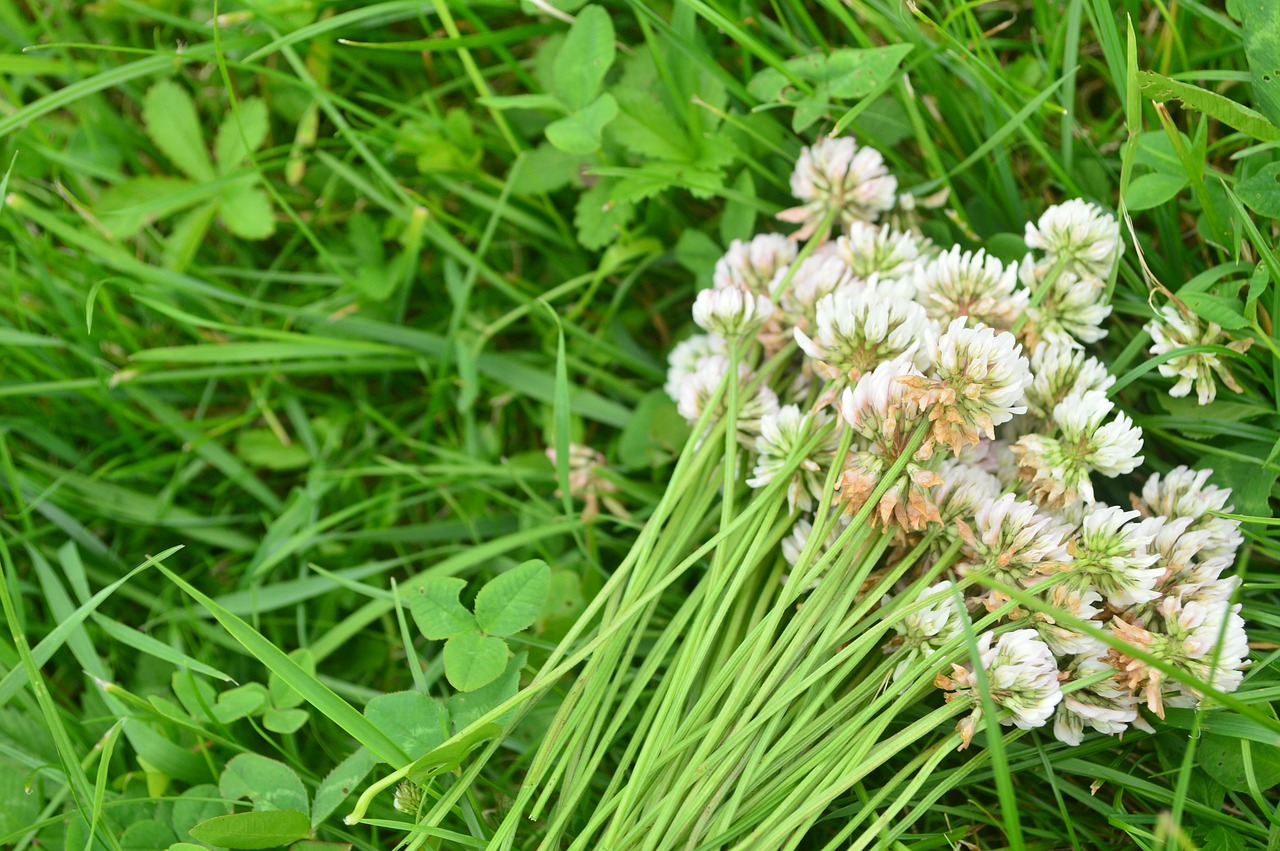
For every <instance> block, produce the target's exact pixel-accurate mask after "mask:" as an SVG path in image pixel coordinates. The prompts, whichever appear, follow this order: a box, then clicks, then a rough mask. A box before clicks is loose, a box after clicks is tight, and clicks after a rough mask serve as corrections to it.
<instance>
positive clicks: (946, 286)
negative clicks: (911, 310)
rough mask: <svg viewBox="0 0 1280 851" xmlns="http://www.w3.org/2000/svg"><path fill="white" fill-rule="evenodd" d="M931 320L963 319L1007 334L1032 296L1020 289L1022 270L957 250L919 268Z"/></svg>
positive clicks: (920, 285) (922, 300)
mask: <svg viewBox="0 0 1280 851" xmlns="http://www.w3.org/2000/svg"><path fill="white" fill-rule="evenodd" d="M913 281H914V283H915V287H916V291H917V293H919V296H918V298H919V300H920V303H921V304H922V305H923V306H924V309H925V312H926V313H927V314H928V315H929V318H930V319H932V320H934V321H935V322H948V321H950V320H951V319H953V318H955V317H959V316H970V317H973V318H974V319H975V320H977V321H979V322H982V323H985V324H987V325H990V326H992V327H994V328H996V329H998V330H1001V331H1006V330H1008V329H1010V328H1012V327H1013V325H1014V323H1015V322H1016V321H1017V319H1018V318H1019V317H1020V316H1022V314H1023V313H1025V312H1026V309H1027V301H1028V299H1029V298H1030V297H1031V294H1030V293H1029V292H1028V291H1027V290H1025V289H1020V288H1019V287H1018V269H1017V267H1016V266H1014V265H1009V266H1006V265H1005V264H1004V263H1002V262H1001V261H1000V259H999V258H998V257H992V256H991V255H989V254H987V253H986V252H985V251H983V250H982V249H979V250H977V251H964V252H961V249H960V246H958V245H957V246H955V247H953V248H952V249H951V250H950V251H945V252H943V253H942V254H940V255H938V256H937V257H935V258H933V259H932V260H930V261H929V262H928V263H927V264H925V265H922V266H918V267H917V268H916V270H915V275H914V277H913Z"/></svg>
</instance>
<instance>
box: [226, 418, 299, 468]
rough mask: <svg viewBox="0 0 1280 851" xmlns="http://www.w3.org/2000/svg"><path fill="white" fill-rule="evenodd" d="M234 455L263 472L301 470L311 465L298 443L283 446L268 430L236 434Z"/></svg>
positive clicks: (248, 429)
mask: <svg viewBox="0 0 1280 851" xmlns="http://www.w3.org/2000/svg"><path fill="white" fill-rule="evenodd" d="M236 455H239V456H240V460H242V461H244V462H245V463H246V464H248V465H249V466H250V467H258V468H260V469H264V470H301V469H304V468H306V467H309V466H310V465H311V454H310V453H309V452H307V448H306V447H305V446H303V445H302V444H300V443H291V444H289V445H288V446H285V445H284V444H283V443H281V442H280V438H279V437H277V436H276V433H275V432H274V431H272V430H271V429H269V428H246V429H240V430H239V431H237V432H236Z"/></svg>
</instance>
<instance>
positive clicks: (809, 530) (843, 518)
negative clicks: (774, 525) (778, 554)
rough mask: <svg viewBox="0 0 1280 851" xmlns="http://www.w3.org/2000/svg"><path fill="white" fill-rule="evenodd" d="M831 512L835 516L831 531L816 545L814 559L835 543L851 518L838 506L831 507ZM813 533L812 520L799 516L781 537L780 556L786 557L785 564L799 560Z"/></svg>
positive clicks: (792, 564) (793, 564) (792, 563)
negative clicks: (789, 531) (789, 529)
mask: <svg viewBox="0 0 1280 851" xmlns="http://www.w3.org/2000/svg"><path fill="white" fill-rule="evenodd" d="M833 513H834V514H835V516H836V522H835V523H834V524H833V525H832V527H831V531H830V532H828V533H827V539H826V540H825V541H823V542H822V544H821V545H819V546H818V548H817V552H816V553H814V559H815V561H816V560H817V559H819V558H821V557H822V556H823V555H824V554H825V553H826V552H827V550H830V549H831V548H832V547H834V546H835V545H836V541H838V540H839V539H840V535H841V533H842V532H844V530H845V529H846V528H848V526H849V522H850V521H851V520H852V519H853V518H851V517H850V516H849V515H848V514H845V513H844V512H842V511H840V509H839V508H838V507H833ZM812 534H813V522H812V521H811V520H809V518H807V517H801V518H800V519H799V520H797V521H796V522H795V525H794V526H792V527H791V533H790V534H789V535H787V537H785V538H783V539H782V557H783V558H784V559H786V562H787V564H789V565H791V566H792V567H794V566H795V564H796V562H798V561H799V560H800V554H801V553H803V552H804V548H805V547H806V546H807V545H808V543H809V537H810V536H811V535H812Z"/></svg>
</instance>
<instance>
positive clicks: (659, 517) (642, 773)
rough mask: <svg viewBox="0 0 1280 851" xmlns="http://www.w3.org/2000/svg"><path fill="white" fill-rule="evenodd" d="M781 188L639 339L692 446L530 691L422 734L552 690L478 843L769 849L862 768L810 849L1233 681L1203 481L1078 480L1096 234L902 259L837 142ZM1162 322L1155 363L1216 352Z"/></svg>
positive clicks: (1109, 434)
mask: <svg viewBox="0 0 1280 851" xmlns="http://www.w3.org/2000/svg"><path fill="white" fill-rule="evenodd" d="M791 185H792V189H793V192H794V194H795V195H796V197H797V198H798V200H799V201H800V202H801V205H800V206H797V207H795V208H793V209H790V210H787V211H785V212H783V213H782V214H781V215H780V216H779V218H781V219H783V220H784V221H788V222H792V223H796V224H799V225H800V226H801V227H800V229H799V231H798V232H797V233H796V234H793V235H792V237H791V238H788V237H785V236H781V235H776V234H764V235H760V236H757V237H756V238H754V239H753V240H751V241H750V242H747V243H742V242H735V243H733V245H732V246H731V247H730V249H729V251H728V253H727V254H726V255H725V257H724V258H723V259H722V260H720V262H719V263H718V264H717V266H716V269H715V275H714V286H713V287H712V288H709V289H707V290H704V291H703V292H701V293H699V294H698V296H697V300H696V301H695V304H694V307H693V318H694V321H695V322H696V324H697V325H698V326H700V328H701V329H702V330H703V331H704V332H705V333H703V334H699V335H696V336H693V337H691V338H689V339H687V340H685V341H684V342H682V343H680V344H679V345H677V346H676V347H675V349H674V351H672V352H671V355H670V365H671V366H670V370H669V373H668V378H667V383H666V390H667V393H668V394H669V395H670V396H671V397H672V399H674V400H675V402H676V404H677V406H678V409H679V411H680V413H681V414H682V415H683V416H684V417H685V418H686V419H687V420H688V421H689V423H690V424H691V426H692V429H693V433H692V437H691V438H690V441H689V443H688V445H687V446H686V448H685V451H684V452H683V453H682V455H681V457H680V459H679V461H678V462H677V464H676V467H675V470H674V471H673V473H672V479H671V482H670V484H669V486H668V488H667V491H666V493H665V494H664V496H663V497H662V499H661V500H660V502H659V503H658V505H657V507H656V508H655V509H654V511H653V513H652V514H651V515H650V516H649V517H648V518H646V522H645V525H644V527H643V529H642V531H641V533H640V536H639V539H638V540H637V542H636V544H635V546H634V547H633V549H632V551H631V553H630V554H629V555H628V556H627V558H626V559H625V560H624V561H623V562H622V563H621V564H620V565H617V566H616V568H615V569H614V570H613V572H612V574H611V577H610V579H609V581H608V583H607V584H606V586H605V588H604V589H603V591H602V592H601V594H600V595H599V596H598V597H597V599H596V600H595V601H593V603H592V604H591V606H590V607H589V609H588V612H587V614H586V615H584V617H583V618H582V619H581V620H580V621H579V622H578V624H577V625H576V626H575V627H574V630H573V631H571V633H570V634H569V635H568V636H567V637H566V638H565V640H564V641H562V642H561V644H560V646H558V647H557V648H556V649H555V651H553V652H552V654H551V658H550V660H549V661H548V662H547V663H546V665H545V666H544V668H543V669H542V671H541V672H540V673H539V674H538V676H537V677H535V678H534V680H533V681H532V683H530V684H529V685H528V686H527V687H526V688H525V689H524V690H523V691H522V692H521V693H520V694H519V695H517V697H516V698H513V699H512V700H511V701H508V702H507V703H505V704H503V706H501V707H499V708H498V709H496V710H494V711H493V712H491V713H489V714H488V715H486V716H485V717H484V718H481V719H480V720H479V721H477V722H476V724H474V725H472V728H469V730H468V731H463V732H462V733H460V734H459V736H458V737H455V738H459V739H464V740H465V739H466V738H467V736H468V735H469V734H470V732H471V731H473V730H479V729H481V728H482V727H483V725H485V724H487V723H488V722H491V721H494V720H499V719H502V720H505V721H507V722H508V723H515V721H518V719H519V717H521V715H523V713H524V712H527V711H528V709H529V708H530V707H531V706H532V705H533V698H536V697H537V696H539V695H542V694H545V693H546V691H547V690H549V689H550V688H551V687H552V686H553V685H554V683H555V682H556V681H557V680H558V679H559V678H560V677H562V676H564V675H565V674H567V673H569V672H570V671H573V672H575V679H574V682H573V683H572V685H571V686H570V687H569V688H568V689H567V691H566V692H565V693H564V698H563V701H562V702H561V704H560V707H559V710H558V712H557V715H556V717H555V719H554V720H553V721H552V722H551V724H550V726H549V728H548V732H547V734H546V735H545V736H544V737H543V739H542V741H541V743H540V745H539V747H538V749H537V753H536V754H535V755H534V756H533V758H532V761H531V762H530V763H529V766H528V769H527V772H526V776H525V780H524V783H523V785H522V787H521V792H520V794H519V796H518V798H517V799H516V800H515V801H514V802H513V803H512V806H511V808H510V810H509V811H508V812H507V813H506V816H505V818H504V819H503V822H502V824H501V826H500V827H499V829H498V830H497V832H496V834H495V836H494V838H493V840H492V842H491V843H490V845H489V847H490V848H495V849H497V848H511V847H521V848H526V847H527V848H534V847H537V848H545V849H551V848H563V847H568V848H571V849H593V848H617V849H622V848H625V849H639V851H645V850H646V849H651V851H657V849H667V848H673V849H674V848H699V849H711V848H736V849H742V851H746V850H747V849H763V848H767V849H770V851H773V849H784V848H795V847H797V846H798V845H799V844H800V843H801V842H803V841H804V840H805V837H806V836H808V835H809V831H810V829H811V828H812V827H813V825H815V824H816V823H817V822H818V821H819V819H821V818H822V817H823V813H824V811H826V809H827V807H828V806H829V805H830V804H831V803H832V802H833V801H835V800H836V799H837V798H838V797H839V796H841V795H844V794H845V793H846V792H848V791H849V790H851V789H853V788H855V786H857V785H858V784H859V783H861V781H863V780H864V779H865V778H867V777H868V776H869V775H870V774H871V773H872V772H875V771H879V770H882V769H886V768H887V767H890V766H892V767H893V768H894V769H895V772H894V773H893V774H892V776H891V777H889V778H888V779H884V778H883V776H881V777H880V778H878V779H877V784H876V786H875V789H876V792H875V794H874V795H872V794H868V793H865V790H864V794H863V795H862V797H861V798H860V803H861V807H860V808H859V807H854V808H852V810H846V812H852V813H853V814H852V815H850V816H849V817H848V818H847V819H846V820H845V821H844V823H843V824H842V826H841V827H840V829H839V831H838V833H837V835H836V836H835V837H834V838H833V839H831V840H830V842H829V844H827V845H826V846H825V847H827V848H832V849H834V848H837V847H839V848H853V849H860V848H863V847H866V846H867V845H868V844H870V843H873V842H880V843H888V842H890V841H891V840H892V838H893V837H894V836H896V835H898V834H899V833H900V832H902V831H905V830H907V829H908V828H909V827H910V826H911V824H912V823H913V822H914V820H915V817H916V816H918V815H919V814H921V813H923V812H925V811H927V808H928V806H929V805H930V803H931V801H932V800H933V799H934V798H936V796H937V795H939V794H941V792H940V791H936V790H934V791H927V792H922V791H921V790H922V789H924V784H925V783H926V781H927V779H928V777H929V776H930V773H931V772H933V771H934V770H935V769H937V768H938V767H939V766H940V765H941V764H942V762H943V761H944V759H945V758H946V757H947V756H948V755H949V754H951V753H953V752H954V750H955V749H956V748H960V749H963V748H965V747H967V746H968V745H969V744H970V743H971V741H972V740H973V738H974V737H975V735H977V734H978V733H980V732H982V731H985V732H986V734H987V735H988V736H991V735H992V734H994V733H996V732H997V731H998V730H999V729H1000V725H1005V726H1012V727H1016V728H1018V730H1017V731H1013V732H1012V735H1017V734H1019V733H1020V731H1022V730H1028V729H1032V728H1037V727H1043V726H1048V725H1050V724H1052V731H1053V734H1054V735H1055V736H1056V737H1057V738H1058V739H1059V740H1061V741H1062V742H1065V743H1068V744H1071V745H1075V744H1079V743H1080V742H1081V740H1082V739H1083V737H1084V736H1085V735H1086V733H1087V732H1088V731H1091V730H1092V731H1096V732H1098V733H1102V734H1111V735H1114V734H1119V733H1121V732H1123V731H1124V730H1126V729H1127V728H1128V727H1130V726H1134V727H1138V728H1142V729H1149V723H1150V721H1149V719H1148V718H1147V717H1144V715H1143V711H1144V708H1145V710H1147V711H1149V713H1151V714H1154V715H1155V716H1162V715H1163V712H1164V707H1166V706H1193V705H1196V704H1197V703H1198V702H1200V701H1201V700H1203V699H1204V698H1205V697H1206V696H1207V695H1209V694H1211V693H1213V692H1229V691H1232V690H1234V689H1235V688H1236V687H1237V686H1238V685H1239V683H1240V682H1241V679H1242V676H1243V675H1242V673H1241V668H1242V667H1243V666H1244V665H1245V664H1246V661H1247V657H1248V646H1247V643H1246V639H1245V634H1244V628H1243V622H1242V620H1241V618H1240V616H1239V614H1238V612H1239V608H1240V607H1239V606H1238V605H1235V604H1233V603H1232V602H1231V598H1232V596H1233V594H1234V592H1235V591H1236V589H1237V586H1238V584H1239V583H1238V580H1237V579H1236V578H1235V577H1233V576H1230V575H1227V571H1228V569H1229V568H1230V567H1231V565H1232V563H1233V561H1234V557H1235V553H1236V550H1237V549H1238V548H1239V546H1240V545H1241V543H1242V541H1243V536H1242V535H1241V533H1240V531H1239V528H1238V523H1237V522H1236V521H1234V520H1232V519H1230V518H1229V517H1226V516H1223V515H1224V514H1226V513H1228V512H1230V511H1231V506H1229V505H1228V504H1227V503H1228V501H1229V498H1230V492H1229V491H1227V490H1226V489H1223V488H1218V487H1215V486H1213V485H1210V484H1209V483H1208V476H1209V471H1194V470H1189V469H1187V468H1184V467H1180V468H1177V469H1174V470H1172V471H1170V472H1168V473H1166V474H1164V475H1152V476H1151V477H1150V478H1148V479H1147V480H1146V483H1145V485H1144V486H1143V487H1142V488H1141V495H1140V496H1134V497H1133V505H1132V508H1129V509H1126V508H1123V507H1119V506H1115V505H1107V504H1104V503H1103V502H1101V501H1100V500H1099V495H1098V492H1097V491H1096V490H1095V487H1096V486H1097V485H1098V484H1099V482H1100V480H1102V479H1108V478H1115V477H1117V476H1121V475H1126V476H1127V475H1129V474H1132V473H1133V472H1134V471H1135V470H1137V468H1138V467H1139V465H1140V464H1141V463H1142V460H1143V459H1142V457H1141V455H1140V454H1139V453H1140V452H1141V450H1142V445H1143V441H1142V433H1141V430H1140V429H1139V428H1137V427H1136V426H1135V425H1134V424H1133V422H1132V420H1131V419H1130V418H1129V417H1128V416H1127V415H1126V414H1125V413H1123V412H1122V411H1118V410H1116V406H1115V404H1114V402H1113V401H1111V399H1109V398H1108V392H1107V391H1108V389H1109V388H1110V387H1111V385H1112V384H1113V383H1114V378H1112V377H1111V376H1110V375H1109V374H1108V371H1107V369H1106V367H1105V365H1103V364H1102V363H1100V362H1099V361H1098V360H1096V359H1095V358H1093V357H1091V356H1089V355H1088V354H1087V352H1086V351H1085V348H1084V347H1085V345H1087V344H1090V343H1094V342H1096V341H1098V340H1099V339H1101V338H1102V337H1104V336H1105V334H1106V330H1105V328H1104V323H1105V321H1106V320H1107V318H1108V316H1109V315H1110V313H1111V307H1110V305H1109V303H1108V299H1109V293H1110V290H1111V287H1112V282H1113V280H1114V276H1115V270H1116V264H1117V261H1118V259H1119V257H1120V255H1121V253H1122V251H1123V248H1124V246H1123V243H1122V242H1121V240H1120V236H1119V228H1118V226H1117V223H1116V220H1115V219H1114V218H1113V217H1112V216H1110V215H1108V214H1107V213H1105V212H1104V211H1102V210H1101V209H1099V208H1097V207H1095V206H1093V205H1090V204H1088V203H1085V202H1083V201H1078V200H1074V201H1068V202H1066V203H1063V204H1061V205H1059V206H1056V207H1052V208H1050V209H1049V210H1047V211H1046V212H1045V213H1044V214H1043V215H1042V216H1041V217H1040V219H1039V220H1038V221H1037V222H1036V223H1034V224H1028V225H1027V228H1026V235H1025V242H1026V245H1027V247H1028V248H1029V249H1031V252H1030V253H1028V254H1027V255H1026V257H1025V258H1023V259H1022V260H1021V262H1018V263H1012V264H1010V263H1005V262H1003V261H1002V260H1000V259H999V258H997V257H994V256H991V255H989V254H987V253H986V252H985V251H983V250H976V251H966V250H963V249H962V248H961V247H959V246H956V247H952V248H949V249H945V250H944V249H943V248H941V247H939V246H935V245H932V244H931V243H930V242H929V241H928V240H926V239H924V238H923V237H922V236H921V234H920V233H919V231H918V229H917V228H916V226H915V225H916V224H917V223H918V216H919V215H920V214H921V212H922V211H920V210H918V209H916V207H915V205H914V204H913V203H912V202H911V199H910V197H899V195H898V187H897V181H896V180H895V178H894V177H893V176H892V175H890V174H889V173H888V171H887V169H886V168H885V164H884V160H883V158H882V157H881V155H880V154H879V153H878V152H877V151H875V150H873V149H871V148H867V147H860V146H858V145H857V144H856V143H855V141H854V140H853V139H852V138H849V137H843V138H826V139H822V140H820V141H819V142H818V143H817V144H815V145H813V146H812V147H810V148H807V149H805V150H804V151H803V152H802V154H801V156H800V159H799V162H798V163H797V166H796V169H795V173H794V174H793V176H792V179H791ZM833 228H838V229H839V235H838V237H837V238H836V239H834V240H833V239H831V232H832V229H833ZM801 240H804V241H805V242H804V244H803V246H801V245H800V244H799V243H800V241H801ZM1162 316H1163V320H1162V321H1159V322H1157V323H1154V324H1153V326H1152V336H1153V339H1154V340H1155V344H1156V347H1155V349H1154V351H1156V352H1157V353H1165V352H1169V351H1172V350H1174V349H1176V348H1179V347H1182V346H1186V345H1194V344H1196V343H1198V342H1201V341H1202V340H1203V339H1204V338H1205V337H1207V336H1211V335H1216V336H1214V338H1213V339H1214V341H1215V342H1218V341H1220V340H1221V333H1222V332H1221V329H1218V328H1216V327H1213V326H1210V327H1209V328H1202V327H1200V326H1199V325H1198V324H1197V323H1196V320H1194V319H1192V318H1188V317H1181V316H1180V315H1178V314H1177V313H1176V311H1173V309H1172V308H1169V309H1167V311H1166V312H1165V313H1164V314H1162ZM1188 340H1191V341H1192V342H1190V343H1188V342H1187V341H1188ZM1214 358H1216V356H1215V355H1212V354H1209V355H1205V354H1194V353H1193V354H1183V355H1178V356H1175V357H1174V358H1172V359H1169V360H1167V361H1166V362H1165V363H1163V364H1162V365H1161V368H1162V370H1165V371H1166V372H1167V373H1170V374H1176V376H1177V377H1179V378H1180V379H1181V380H1180V382H1179V383H1178V384H1177V385H1176V387H1175V388H1174V392H1175V393H1181V394H1185V393H1187V392H1189V391H1190V389H1191V388H1192V387H1193V386H1194V387H1195V388H1196V390H1197V393H1198V395H1199V397H1200V399H1201V400H1202V401H1204V400H1206V398H1211V397H1212V395H1213V391H1214V376H1215V375H1218V376H1219V377H1221V378H1222V380H1223V381H1224V382H1225V383H1227V384H1228V386H1231V385H1232V383H1233V382H1232V380H1231V378H1230V374H1229V373H1227V372H1226V371H1225V368H1224V367H1223V365H1222V364H1221V363H1219V362H1218V361H1217V360H1216V359H1214ZM1166 368H1167V369H1166ZM584 451H585V450H580V453H579V454H582V452H584ZM584 457H586V456H585V455H584ZM592 457H595V456H594V455H593V456H592ZM597 460H598V459H597ZM1117 484H1118V483H1117ZM571 488H572V482H571ZM1115 489H1116V488H1115V487H1113V488H1112V490H1115ZM702 565H706V569H705V571H699V570H697V568H698V567H700V566H702ZM672 592H678V593H674V594H673V593H672ZM939 688H940V689H943V690H944V691H945V696H946V700H945V701H940V700H937V699H936V698H933V697H931V696H932V695H936V689H939ZM512 711H514V713H515V714H514V715H512V714H509V713H511V712H512ZM504 713H507V714H504ZM953 723H954V724H956V729H955V732H950V733H947V732H942V731H944V730H945V729H946V727H947V726H948V725H950V724H953ZM496 747H497V744H496V742H495V743H493V744H491V745H490V746H489V747H488V748H487V749H486V750H485V751H484V752H483V753H482V754H480V756H479V758H478V759H476V760H475V761H474V762H473V765H472V766H471V767H470V768H469V769H468V771H469V774H468V775H467V777H471V778H474V777H475V776H476V772H478V771H479V770H480V766H481V765H483V762H484V761H485V760H486V759H487V758H488V757H489V756H490V755H492V753H493V751H494V749H495V748H496ZM984 753H985V751H975V752H972V755H971V756H970V757H968V759H969V763H968V764H969V765H971V766H972V765H977V764H978V763H979V762H980V761H981V760H982V759H983V755H984ZM464 788H465V782H464V783H459V784H457V785H456V786H455V787H454V789H453V790H450V791H449V792H448V793H446V794H444V795H443V796H442V798H441V801H440V803H439V804H437V805H436V806H435V808H434V809H433V810H432V813H430V814H428V817H427V819H426V820H425V821H426V823H427V824H432V823H435V822H434V821H432V819H433V818H434V819H435V820H436V821H438V819H439V817H442V816H443V814H444V812H446V811H447V808H448V806H450V805H451V804H452V802H453V801H455V800H457V798H458V796H459V795H461V794H462V792H461V791H459V790H461V789H464ZM939 788H942V787H939ZM587 801H591V802H593V803H592V805H591V806H587V805H586V802H587ZM908 807H910V808H911V809H910V810H909V811H907V812H904V810H906V809H907V808H908ZM526 817H528V818H536V819H541V823H540V826H539V827H538V828H536V831H537V833H538V837H539V838H538V840H537V842H536V843H535V842H533V841H531V840H528V839H526V840H524V841H519V840H518V839H517V834H518V833H519V832H520V831H521V830H527V829H528V828H527V827H526V826H527V825H528V821H526Z"/></svg>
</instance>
